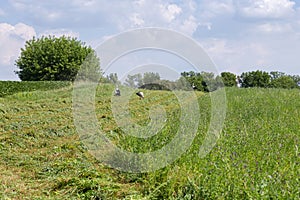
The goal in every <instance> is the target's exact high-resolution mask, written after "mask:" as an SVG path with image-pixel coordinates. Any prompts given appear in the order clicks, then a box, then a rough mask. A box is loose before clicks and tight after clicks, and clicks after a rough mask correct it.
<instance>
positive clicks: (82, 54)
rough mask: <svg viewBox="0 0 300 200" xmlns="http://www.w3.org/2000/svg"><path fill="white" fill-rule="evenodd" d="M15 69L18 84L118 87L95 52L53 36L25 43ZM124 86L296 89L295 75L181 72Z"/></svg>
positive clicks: (135, 78)
mask: <svg viewBox="0 0 300 200" xmlns="http://www.w3.org/2000/svg"><path fill="white" fill-rule="evenodd" d="M15 65H16V66H17V67H18V68H19V70H18V71H16V74H17V75H18V76H19V78H20V79H21V80H22V81H74V80H75V79H80V80H85V79H92V80H95V81H98V80H100V81H101V82H106V83H113V84H115V85H120V84H121V82H120V81H119V79H118V76H117V74H116V73H111V74H109V75H107V76H106V77H105V76H104V74H103V72H102V70H101V68H100V59H99V57H98V56H97V54H96V52H95V50H93V49H92V48H91V47H90V46H86V45H85V43H84V42H81V41H79V40H77V39H76V38H71V37H65V36H62V37H59V38H56V37H54V36H48V37H45V36H43V37H41V38H35V37H33V39H31V40H28V41H27V42H26V44H25V47H24V48H22V49H21V55H20V56H19V58H18V59H17V60H16V62H15ZM80 68H81V70H79V69H80ZM124 85H126V86H129V87H134V88H145V89H154V90H176V89H177V90H198V91H204V92H209V91H214V90H216V89H218V88H220V87H224V86H225V87H243V88H249V87H264V88H287V89H288V88H300V76H299V75H287V74H285V73H283V72H278V71H273V72H270V73H268V72H265V71H260V70H257V71H250V72H244V73H242V74H240V75H236V74H233V73H231V72H222V73H221V74H219V75H215V74H214V73H212V72H194V71H189V72H182V73H181V76H180V78H178V79H177V80H175V81H170V80H162V79H161V77H160V75H159V74H158V73H155V72H146V73H144V74H134V75H128V76H127V79H126V80H125V82H124Z"/></svg>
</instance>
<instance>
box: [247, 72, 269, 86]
mask: <svg viewBox="0 0 300 200" xmlns="http://www.w3.org/2000/svg"><path fill="white" fill-rule="evenodd" d="M241 79H242V87H246V88H247V87H268V86H269V84H270V80H271V76H270V75H269V73H267V72H264V71H259V70H257V71H251V72H244V73H242V75H241Z"/></svg>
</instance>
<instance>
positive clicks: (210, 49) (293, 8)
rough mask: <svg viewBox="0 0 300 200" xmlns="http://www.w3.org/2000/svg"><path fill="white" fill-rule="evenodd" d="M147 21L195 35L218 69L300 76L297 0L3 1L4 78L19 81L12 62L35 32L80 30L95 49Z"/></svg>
mask: <svg viewBox="0 0 300 200" xmlns="http://www.w3.org/2000/svg"><path fill="white" fill-rule="evenodd" d="M143 27H162V28H167V29H171V30H176V31H178V32H180V33H183V34H185V35H187V36H189V37H192V38H193V39H195V40H196V41H197V42H198V43H199V44H200V45H201V46H202V47H203V48H204V50H205V51H206V53H207V54H208V55H209V56H210V57H211V59H212V60H213V61H214V63H215V64H216V65H217V67H218V69H219V70H220V71H231V72H234V73H241V72H244V71H250V70H256V69H261V70H265V71H274V70H276V71H283V72H286V73H288V74H300V59H299V56H300V53H299V52H300V1H298V0H294V1H292V0H241V1H238V0H132V1H129V0H1V1H0V80H18V77H17V76H16V75H15V74H14V71H15V70H16V69H17V68H16V67H15V66H14V62H15V60H16V58H17V57H18V56H19V53H20V48H22V47H23V46H24V42H25V41H26V40H29V39H31V38H32V37H33V36H36V37H40V36H42V35H56V36H61V35H68V36H74V37H77V38H78V39H80V40H81V41H84V42H86V43H87V44H88V45H91V46H92V47H93V48H96V47H97V45H98V44H99V43H101V42H103V41H104V40H105V39H107V38H110V37H111V36H113V35H116V34H118V33H121V32H123V31H127V30H131V29H135V28H143ZM100 58H101V55H100Z"/></svg>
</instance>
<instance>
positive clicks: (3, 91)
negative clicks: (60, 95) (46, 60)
mask: <svg viewBox="0 0 300 200" xmlns="http://www.w3.org/2000/svg"><path fill="white" fill-rule="evenodd" d="M70 85H71V82H67V81H22V82H18V81H0V97H4V96H8V95H12V94H15V93H18V92H30V91H36V90H53V89H59V88H63V87H67V86H70Z"/></svg>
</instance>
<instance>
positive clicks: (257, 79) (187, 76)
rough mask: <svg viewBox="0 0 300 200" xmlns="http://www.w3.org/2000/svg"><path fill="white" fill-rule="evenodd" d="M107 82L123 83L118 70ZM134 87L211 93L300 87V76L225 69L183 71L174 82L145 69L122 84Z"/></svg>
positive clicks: (275, 72) (129, 76) (276, 72)
mask: <svg viewBox="0 0 300 200" xmlns="http://www.w3.org/2000/svg"><path fill="white" fill-rule="evenodd" d="M104 80H105V82H107V83H113V84H115V85H120V84H121V82H120V81H119V80H118V76H117V74H116V73H111V74H109V75H107V76H106V78H105V79H104ZM123 84H124V85H126V86H129V87H133V88H144V89H150V90H198V91H203V92H210V91H214V90H217V89H218V88H220V87H240V88H250V87H261V88H285V89H293V88H299V89H300V76H299V75H288V74H285V73H284V72H279V71H272V72H265V71H261V70H256V71H250V72H243V73H242V74H240V75H236V74H234V73H231V72H222V73H221V74H220V75H215V74H214V73H212V72H194V71H189V72H182V73H181V76H180V78H179V79H177V80H175V81H170V80H164V79H161V77H160V75H159V73H157V72H146V73H144V74H141V73H137V74H134V75H128V76H127V79H126V80H125V82H124V83H123Z"/></svg>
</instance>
